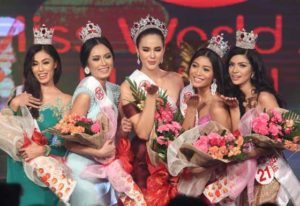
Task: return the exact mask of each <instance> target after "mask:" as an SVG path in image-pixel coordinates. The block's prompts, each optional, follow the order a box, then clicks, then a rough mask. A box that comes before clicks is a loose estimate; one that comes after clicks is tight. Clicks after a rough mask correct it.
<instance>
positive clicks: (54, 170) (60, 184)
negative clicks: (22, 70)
mask: <svg viewBox="0 0 300 206" xmlns="http://www.w3.org/2000/svg"><path fill="white" fill-rule="evenodd" d="M20 110H21V114H22V116H14V115H13V114H12V112H11V111H9V110H7V109H5V110H2V111H1V113H0V126H1V130H0V148H1V149H2V150H4V151H5V152H6V153H7V154H8V155H9V156H11V157H12V158H13V159H14V160H15V161H23V168H24V172H25V174H26V176H27V177H28V179H30V180H31V181H32V182H34V183H35V184H37V185H39V186H41V187H48V188H49V189H51V190H52V191H53V192H54V193H55V194H56V195H57V196H58V197H59V198H60V199H61V200H62V201H64V202H65V203H66V202H68V200H69V198H70V196H71V194H72V191H73V190H74V188H75V185H76V181H75V180H74V179H73V178H72V176H71V175H70V173H69V169H68V168H67V167H66V166H65V165H64V163H63V162H62V161H61V160H60V159H59V157H57V156H43V155H41V156H37V157H34V158H28V156H27V155H24V154H25V150H26V148H27V147H29V145H31V144H32V143H33V142H34V143H35V144H37V145H41V146H46V145H47V143H48V140H47V138H46V137H45V136H43V134H42V133H41V132H40V131H39V130H38V129H37V128H36V127H35V123H34V121H35V120H34V119H33V118H32V116H31V114H30V112H29V110H28V108H27V107H21V108H20ZM19 152H20V153H21V155H22V156H23V159H22V158H21V157H20V156H19ZM25 160H26V161H25Z"/></svg>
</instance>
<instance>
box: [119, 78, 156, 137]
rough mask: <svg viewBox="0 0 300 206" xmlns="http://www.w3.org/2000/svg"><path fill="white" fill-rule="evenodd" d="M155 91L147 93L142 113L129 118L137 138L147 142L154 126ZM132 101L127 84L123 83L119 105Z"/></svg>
mask: <svg viewBox="0 0 300 206" xmlns="http://www.w3.org/2000/svg"><path fill="white" fill-rule="evenodd" d="M157 89H158V88H157ZM157 89H156V91H155V92H154V93H151V92H148V93H147V96H146V100H145V105H144V109H143V111H142V112H140V113H137V114H135V115H133V116H132V117H130V118H129V119H130V121H131V122H132V124H133V128H134V131H135V133H136V134H137V136H138V137H139V138H141V139H144V140H148V138H149V135H150V133H151V130H152V128H153V125H154V115H155V109H156V98H157ZM133 101H134V98H133V96H132V94H131V91H130V87H129V85H128V83H126V82H124V83H123V84H122V85H121V104H122V105H127V104H128V103H129V102H133Z"/></svg>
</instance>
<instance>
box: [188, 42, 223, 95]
mask: <svg viewBox="0 0 300 206" xmlns="http://www.w3.org/2000/svg"><path fill="white" fill-rule="evenodd" d="M200 56H205V57H207V58H208V59H209V61H210V62H211V64H212V68H213V73H214V78H215V79H216V84H217V86H218V87H217V92H218V93H221V94H222V93H223V88H224V86H223V85H224V81H223V67H224V64H223V62H222V59H221V58H220V57H219V55H217V53H215V52H214V51H212V50H210V49H208V48H200V49H198V50H197V51H196V52H195V53H194V55H193V56H192V58H191V60H190V62H189V66H188V74H189V73H190V69H191V66H192V63H193V62H194V61H195V59H196V58H198V57H200ZM195 92H196V91H195Z"/></svg>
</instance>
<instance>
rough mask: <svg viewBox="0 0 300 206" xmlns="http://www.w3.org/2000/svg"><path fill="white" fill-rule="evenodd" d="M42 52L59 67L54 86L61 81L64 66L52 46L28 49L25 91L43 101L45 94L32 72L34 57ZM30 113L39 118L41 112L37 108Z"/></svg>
mask: <svg viewBox="0 0 300 206" xmlns="http://www.w3.org/2000/svg"><path fill="white" fill-rule="evenodd" d="M40 51H45V52H46V53H47V54H49V55H50V56H51V57H52V58H53V60H54V62H55V63H56V65H57V66H56V68H55V71H54V76H53V82H54V84H57V83H58V81H59V79H60V76H61V73H62V66H61V60H60V57H59V55H58V53H57V51H56V49H55V48H54V47H53V46H52V45H32V46H31V47H30V48H29V49H28V51H27V53H26V56H25V61H24V70H23V76H24V79H25V81H24V88H23V91H26V92H27V93H30V94H32V96H33V97H35V98H37V99H40V100H42V99H43V94H42V92H41V85H40V83H39V81H38V80H37V79H36V78H35V76H34V74H33V72H32V65H33V60H34V55H35V54H36V53H38V52H40ZM30 113H31V115H32V116H33V117H34V118H38V117H39V110H38V109H36V108H31V109H30Z"/></svg>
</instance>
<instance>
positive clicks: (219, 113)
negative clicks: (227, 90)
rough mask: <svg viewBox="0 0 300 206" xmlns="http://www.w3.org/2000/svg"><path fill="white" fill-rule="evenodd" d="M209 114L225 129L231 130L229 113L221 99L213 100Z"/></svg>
mask: <svg viewBox="0 0 300 206" xmlns="http://www.w3.org/2000/svg"><path fill="white" fill-rule="evenodd" d="M210 115H211V118H212V120H213V121H216V122H218V123H220V124H221V125H223V126H224V127H226V128H227V129H229V130H232V125H231V118H230V114H229V111H228V110H227V108H226V106H225V104H224V102H223V101H215V102H214V103H212V105H211V107H210Z"/></svg>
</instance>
